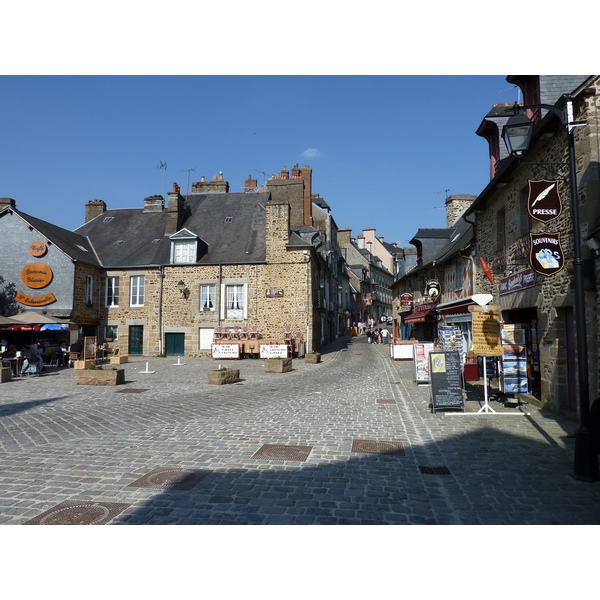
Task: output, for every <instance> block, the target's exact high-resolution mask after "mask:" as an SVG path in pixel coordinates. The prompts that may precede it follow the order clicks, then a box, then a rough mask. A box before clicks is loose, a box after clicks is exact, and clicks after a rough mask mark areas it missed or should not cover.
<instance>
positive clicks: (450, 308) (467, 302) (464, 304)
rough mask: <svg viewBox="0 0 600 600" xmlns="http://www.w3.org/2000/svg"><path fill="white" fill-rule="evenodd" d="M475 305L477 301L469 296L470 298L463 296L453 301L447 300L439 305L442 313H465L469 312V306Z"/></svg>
mask: <svg viewBox="0 0 600 600" xmlns="http://www.w3.org/2000/svg"><path fill="white" fill-rule="evenodd" d="M471 305H475V302H474V301H473V299H472V298H471V296H469V297H468V298H461V299H460V300H454V301H453V302H445V303H444V304H440V305H439V306H438V311H439V313H440V315H444V316H445V315H463V314H468V313H469V308H468V307H469V306H471Z"/></svg>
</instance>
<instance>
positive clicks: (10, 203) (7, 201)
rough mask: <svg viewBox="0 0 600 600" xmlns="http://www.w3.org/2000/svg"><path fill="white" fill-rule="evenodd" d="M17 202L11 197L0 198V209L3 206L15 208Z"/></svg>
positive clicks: (3, 207) (2, 208)
mask: <svg viewBox="0 0 600 600" xmlns="http://www.w3.org/2000/svg"><path fill="white" fill-rule="evenodd" d="M16 207H17V204H16V202H15V201H14V200H13V199H12V198H0V210H4V209H5V208H16Z"/></svg>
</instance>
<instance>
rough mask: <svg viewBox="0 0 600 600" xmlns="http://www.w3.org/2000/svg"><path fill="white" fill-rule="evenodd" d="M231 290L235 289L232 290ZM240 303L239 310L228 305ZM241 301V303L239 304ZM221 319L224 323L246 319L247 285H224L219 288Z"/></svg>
mask: <svg viewBox="0 0 600 600" xmlns="http://www.w3.org/2000/svg"><path fill="white" fill-rule="evenodd" d="M233 288H237V289H236V290H234V289H233ZM232 301H234V302H235V303H236V304H239V303H241V306H240V307H239V308H233V309H232V308H230V307H228V306H227V305H228V303H231V302H232ZM240 301H241V302H240ZM221 318H222V319H224V320H226V321H241V320H243V319H247V318H248V284H247V283H224V284H222V286H221Z"/></svg>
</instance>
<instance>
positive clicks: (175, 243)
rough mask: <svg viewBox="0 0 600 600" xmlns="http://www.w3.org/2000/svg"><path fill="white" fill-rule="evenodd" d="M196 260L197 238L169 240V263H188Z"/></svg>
mask: <svg viewBox="0 0 600 600" xmlns="http://www.w3.org/2000/svg"><path fill="white" fill-rule="evenodd" d="M197 260H198V240H190V239H184V240H171V264H190V263H195V262H197Z"/></svg>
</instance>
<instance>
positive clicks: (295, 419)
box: [0, 336, 600, 525]
mask: <svg viewBox="0 0 600 600" xmlns="http://www.w3.org/2000/svg"><path fill="white" fill-rule="evenodd" d="M177 363H178V360H177V358H175V359H174V358H173V357H169V358H142V357H139V358H135V357H132V360H131V362H129V363H128V364H126V365H124V367H125V369H126V373H125V379H126V383H125V385H121V386H117V387H97V386H77V385H76V383H75V376H76V372H75V371H74V370H73V369H62V370H61V369H55V368H53V369H48V370H46V371H44V373H43V374H42V376H41V377H31V378H18V379H15V380H13V381H12V382H9V383H7V384H2V386H1V388H0V392H1V393H0V524H7V525H18V524H26V523H29V524H38V523H42V524H52V523H65V522H66V523H79V522H81V523H88V522H89V523H98V524H111V525H128V524H156V525H158V524H187V525H190V524H212V525H215V524H263V525H264V524H270V525H273V524H351V525H358V524H386V525H407V524H418V525H422V524H432V525H433V524H439V525H445V524H456V525H460V524H462V525H465V524H488V525H492V524H512V525H518V524H573V525H590V524H598V523H600V484H590V483H583V482H579V481H575V480H574V479H573V478H572V477H571V469H572V463H573V447H574V440H573V437H572V436H573V433H574V432H575V430H576V423H574V422H571V421H569V420H564V419H561V418H557V417H556V416H554V415H550V414H546V413H543V412H541V411H540V410H539V409H536V408H535V407H529V408H528V412H529V413H530V414H529V415H509V414H480V415H476V416H475V415H473V414H469V415H465V414H445V413H443V412H438V413H436V414H432V413H431V411H430V409H429V406H428V405H429V387H428V386H426V385H417V384H416V383H415V382H414V381H413V372H412V368H413V365H412V361H392V360H390V358H389V356H388V346H386V345H369V344H367V343H366V337H364V336H362V337H359V338H352V339H350V338H348V339H345V340H343V341H340V342H339V343H337V344H334V345H332V346H330V347H328V348H326V349H325V350H324V353H323V361H322V363H321V364H316V365H315V364H306V363H304V362H303V361H302V360H297V359H294V361H293V369H294V370H293V371H292V372H291V373H286V374H275V373H265V372H264V367H263V363H262V361H260V360H242V361H235V364H232V363H228V364H227V366H233V367H235V368H239V369H240V377H241V381H240V382H239V383H237V384H231V385H223V386H214V385H208V383H207V373H208V371H209V370H211V369H215V368H216V367H217V364H216V362H215V361H212V360H210V359H193V358H188V357H181V360H180V363H181V364H177ZM144 371H149V372H144ZM466 405H467V406H466V408H467V411H469V412H470V413H474V412H477V410H478V409H479V407H480V403H479V402H478V401H476V400H474V399H472V397H469V399H468V401H467V403H466ZM492 405H493V408H494V410H497V411H499V413H500V412H501V411H503V410H504V411H505V412H508V411H509V410H510V411H511V412H514V411H515V409H514V408H512V409H503V408H502V407H501V406H499V405H498V403H492Z"/></svg>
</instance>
